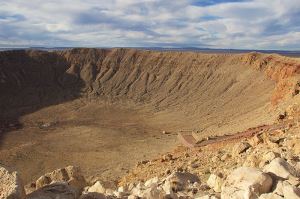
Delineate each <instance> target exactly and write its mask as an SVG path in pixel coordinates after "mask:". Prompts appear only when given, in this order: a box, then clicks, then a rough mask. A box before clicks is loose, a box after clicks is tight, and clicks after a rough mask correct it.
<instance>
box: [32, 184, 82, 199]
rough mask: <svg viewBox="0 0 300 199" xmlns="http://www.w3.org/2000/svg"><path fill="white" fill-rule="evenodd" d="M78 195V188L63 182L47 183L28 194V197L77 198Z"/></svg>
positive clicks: (49, 198)
mask: <svg viewBox="0 0 300 199" xmlns="http://www.w3.org/2000/svg"><path fill="white" fill-rule="evenodd" d="M78 197H79V193H78V190H76V189H75V188H73V187H72V186H70V185H68V184H67V183H63V182H56V183H53V184H50V185H46V186H44V187H42V188H40V189H38V190H36V191H34V192H32V193H30V194H29V195H27V199H77V198H78Z"/></svg>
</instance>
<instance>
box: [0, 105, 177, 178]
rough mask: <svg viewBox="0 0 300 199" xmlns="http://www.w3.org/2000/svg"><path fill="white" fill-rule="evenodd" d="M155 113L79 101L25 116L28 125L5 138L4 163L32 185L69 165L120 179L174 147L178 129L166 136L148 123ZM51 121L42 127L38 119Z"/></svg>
mask: <svg viewBox="0 0 300 199" xmlns="http://www.w3.org/2000/svg"><path fill="white" fill-rule="evenodd" d="M151 117H152V115H151V114H150V113H148V114H147V113H142V112H140V111H137V110H132V109H124V108H118V107H117V108H116V107H112V106H111V105H105V104H100V105H99V104H97V105H95V104H94V103H89V104H86V103H83V102H82V101H79V100H75V101H74V102H69V103H65V104H61V105H56V106H51V107H48V108H44V109H42V110H40V111H37V112H35V113H33V114H29V115H26V116H24V117H22V119H21V120H22V123H23V124H24V128H22V129H19V130H15V131H11V132H9V134H6V136H5V137H4V139H3V140H2V147H1V150H0V159H1V161H2V163H4V164H6V165H8V166H10V167H14V168H16V170H18V171H19V172H20V174H21V176H22V178H23V179H24V181H25V183H29V182H31V181H33V180H34V179H36V178H38V177H39V176H41V175H42V174H44V173H46V172H49V171H52V170H54V169H56V168H60V167H65V166H67V165H79V166H80V167H81V168H82V169H83V171H84V173H85V174H86V176H95V177H99V178H100V179H102V180H106V179H110V180H111V179H117V177H119V176H121V175H124V174H125V173H126V172H127V171H128V170H129V169H130V168H132V167H133V166H134V165H135V164H136V163H137V162H138V161H141V160H143V159H149V158H151V157H152V158H153V157H154V156H156V155H157V154H159V153H164V152H166V151H168V150H170V149H171V148H172V147H173V146H174V144H175V143H176V133H172V134H168V135H165V134H162V130H163V129H160V128H157V127H155V125H154V124H148V123H147V120H148V119H149V118H151ZM48 122H52V123H53V124H52V126H51V127H48V128H43V129H41V128H40V126H39V123H48Z"/></svg>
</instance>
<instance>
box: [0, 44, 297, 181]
mask: <svg viewBox="0 0 300 199" xmlns="http://www.w3.org/2000/svg"><path fill="white" fill-rule="evenodd" d="M299 66H300V65H299V60H298V59H296V58H287V57H282V56H279V55H265V54H258V53H249V54H203V53H193V52H156V51H146V50H134V49H109V50H108V49H106V50H101V49H72V50H66V51H57V52H41V51H7V52H1V53H0V93H1V95H0V110H1V112H0V119H1V125H0V127H1V134H0V147H1V148H0V161H1V163H3V164H5V165H7V166H9V167H13V168H15V169H17V170H18V171H19V172H20V174H21V177H22V178H23V179H24V181H25V183H29V182H31V181H32V180H33V179H36V178H37V177H38V176H40V175H41V174H43V173H45V172H48V171H52V170H54V169H55V168H58V167H64V166H67V165H79V166H81V168H82V169H83V171H84V173H85V174H86V175H87V176H89V175H93V176H96V177H99V178H101V179H104V180H105V179H108V178H109V179H117V178H118V177H120V176H121V175H123V174H125V173H126V172H127V171H128V170H129V169H130V168H132V167H133V166H134V165H135V163H136V162H137V161H139V160H142V159H151V158H153V157H155V156H157V155H158V154H159V153H164V152H166V151H168V150H171V149H172V148H173V147H174V146H175V145H177V143H176V133H177V132H178V131H179V130H182V129H188V130H191V129H195V130H197V131H199V132H200V134H201V136H202V135H203V136H204V137H205V136H207V135H223V134H232V133H235V132H237V131H241V130H245V129H247V128H249V127H253V126H258V125H262V124H271V123H272V122H273V121H274V119H275V117H276V114H274V113H275V112H278V111H279V110H278V109H276V107H277V105H278V104H280V103H281V102H282V101H283V99H285V100H289V98H291V96H292V94H293V93H294V92H295V89H294V88H295V86H297V78H295V77H297V74H298V72H299ZM278 106H279V105H278ZM162 131H166V132H170V134H162Z"/></svg>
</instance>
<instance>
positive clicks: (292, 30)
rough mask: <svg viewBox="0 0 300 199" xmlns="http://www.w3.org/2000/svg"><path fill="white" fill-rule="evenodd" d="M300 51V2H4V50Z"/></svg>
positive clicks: (0, 7) (0, 9)
mask: <svg viewBox="0 0 300 199" xmlns="http://www.w3.org/2000/svg"><path fill="white" fill-rule="evenodd" d="M26 46H27V47H28V46H43V47H165V48H186V47H198V48H230V49H260V50H267V49H273V50H300V0H30V1H29V0H0V47H26Z"/></svg>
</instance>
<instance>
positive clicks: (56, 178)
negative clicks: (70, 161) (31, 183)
mask: <svg viewBox="0 0 300 199" xmlns="http://www.w3.org/2000/svg"><path fill="white" fill-rule="evenodd" d="M54 182H67V183H68V184H69V185H70V186H72V187H74V188H76V189H78V190H79V191H81V190H82V189H83V188H84V187H85V186H86V184H87V183H86V180H85V178H84V177H83V175H82V173H81V170H80V168H79V167H75V166H68V167H65V168H62V169H56V170H54V171H52V172H51V173H46V174H45V175H43V176H41V177H40V178H39V179H38V180H37V181H36V183H35V184H36V189H39V188H42V187H44V186H46V185H49V184H51V183H54Z"/></svg>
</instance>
